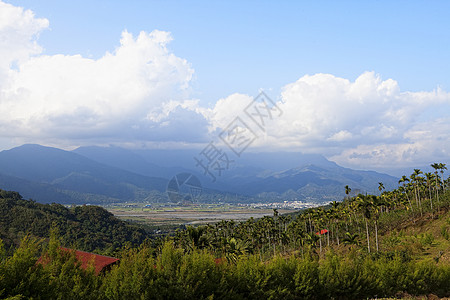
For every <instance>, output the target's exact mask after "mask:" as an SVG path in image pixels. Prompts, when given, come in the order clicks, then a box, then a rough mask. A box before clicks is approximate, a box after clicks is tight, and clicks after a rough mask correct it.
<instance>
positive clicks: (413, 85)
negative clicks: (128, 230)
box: [0, 0, 450, 170]
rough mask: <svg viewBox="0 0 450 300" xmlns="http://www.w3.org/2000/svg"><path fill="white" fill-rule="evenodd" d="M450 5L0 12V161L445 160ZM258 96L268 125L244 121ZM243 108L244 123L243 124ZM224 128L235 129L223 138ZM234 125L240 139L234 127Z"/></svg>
mask: <svg viewBox="0 0 450 300" xmlns="http://www.w3.org/2000/svg"><path fill="white" fill-rule="evenodd" d="M449 11H450V2H448V1H370V2H369V1H339V2H338V1H184V2H181V1H179V2H175V1H47V0H43V1H32V0H27V1H24V0H23V1H21V0H9V1H5V2H2V1H1V0H0V114H1V116H2V117H1V118H0V150H1V149H9V148H11V147H15V146H18V145H21V144H24V143H39V144H43V145H48V146H55V147H60V148H64V149H73V148H76V147H78V146H83V145H117V146H122V147H129V148H143V147H144V148H145V147H147V148H154V147H157V148H199V149H201V148H203V147H205V145H207V144H208V143H209V142H210V141H214V142H215V143H217V144H219V145H220V144H221V143H222V144H221V145H222V146H223V147H226V145H225V144H224V140H221V137H222V136H223V135H221V133H222V132H223V130H226V129H229V128H231V127H230V126H232V125H233V124H234V125H236V124H237V123H236V122H235V121H236V117H238V118H239V120H240V121H242V122H243V123H240V125H239V126H240V127H239V126H238V127H232V128H238V129H239V128H241V129H243V130H245V129H247V132H250V133H252V134H253V135H254V137H255V139H254V141H253V142H252V143H251V144H250V145H249V146H248V149H246V151H300V152H304V153H319V154H323V155H324V156H326V157H327V158H328V159H330V160H333V161H335V162H337V163H338V164H340V165H343V166H346V167H352V168H358V169H374V170H389V169H392V168H394V167H395V168H403V167H405V168H406V167H411V166H421V165H428V164H430V163H433V162H444V163H449V162H450V160H449V158H450V151H449V147H448V146H449V145H450V92H449V91H450V51H449V50H450V30H449V29H450V19H449V18H448V12H449ZM261 91H263V92H264V93H265V96H267V97H268V99H270V100H271V102H270V103H272V104H273V105H274V106H273V105H272V106H273V107H272V108H273V109H275V110H273V114H271V115H270V118H268V119H266V120H265V121H266V122H265V124H264V126H263V127H261V126H257V125H258V124H256V123H257V122H254V121H255V120H252V119H251V117H250V115H249V114H246V111H247V112H248V106H249V105H251V103H254V102H252V101H254V99H255V97H256V96H258V95H259V93H260V92H261ZM246 109H247V110H246ZM233 122H234V123H233ZM243 124H244V125H243Z"/></svg>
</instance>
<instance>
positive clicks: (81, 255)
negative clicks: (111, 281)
mask: <svg viewBox="0 0 450 300" xmlns="http://www.w3.org/2000/svg"><path fill="white" fill-rule="evenodd" d="M59 249H60V250H61V251H64V252H70V253H74V254H75V257H76V259H77V261H78V262H79V263H80V267H81V268H82V269H84V270H86V269H87V268H88V267H89V266H91V265H93V266H94V272H95V274H96V275H99V274H100V273H102V272H104V271H107V270H109V269H110V268H111V266H112V265H114V264H116V263H117V262H119V261H120V260H119V259H118V258H115V257H110V256H104V255H98V254H94V253H89V252H84V251H79V250H74V249H69V248H64V247H60V248H59ZM49 262H50V260H49V257H48V256H46V255H45V256H41V257H39V259H38V261H37V263H38V264H43V265H47V264H48V263H49Z"/></svg>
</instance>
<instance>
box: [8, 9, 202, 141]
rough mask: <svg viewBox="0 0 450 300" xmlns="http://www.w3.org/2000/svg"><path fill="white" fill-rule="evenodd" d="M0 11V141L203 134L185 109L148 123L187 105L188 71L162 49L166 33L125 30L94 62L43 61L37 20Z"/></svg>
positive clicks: (42, 23)
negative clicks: (188, 129) (178, 103)
mask: <svg viewBox="0 0 450 300" xmlns="http://www.w3.org/2000/svg"><path fill="white" fill-rule="evenodd" d="M0 5H1V9H0V13H1V16H0V20H1V21H0V34H1V36H2V39H0V40H1V41H2V43H6V44H7V45H8V47H3V46H4V45H3V44H2V47H1V48H0V49H2V50H0V51H2V54H4V53H3V52H5V55H1V57H0V66H1V67H2V70H3V76H4V79H5V80H3V82H4V84H3V85H2V86H0V88H1V94H0V101H1V102H0V113H1V114H2V116H4V117H3V118H2V120H1V121H0V122H1V127H0V128H1V129H0V134H1V135H2V136H10V137H23V139H24V140H27V139H33V138H34V139H39V138H41V139H42V138H58V137H59V138H61V139H80V140H82V139H83V138H90V137H95V136H97V137H99V138H101V137H104V136H114V138H116V139H119V140H120V139H121V138H122V139H129V138H130V137H133V136H136V137H141V138H146V139H150V140H151V139H153V136H152V132H153V133H154V134H156V133H155V131H154V130H153V131H152V130H150V132H140V130H141V131H145V130H149V129H152V128H154V127H158V126H159V127H161V128H164V130H165V133H166V134H167V135H166V138H167V139H169V140H170V139H171V140H177V139H184V137H183V136H180V135H176V134H175V133H176V132H177V130H181V129H183V128H184V129H185V128H186V124H184V123H186V122H187V123H188V125H190V126H200V125H201V126H200V128H197V129H198V130H194V132H198V134H197V136H195V134H191V135H190V137H191V138H192V137H194V136H195V138H196V139H199V138H200V137H199V136H201V135H203V134H204V130H203V128H206V127H207V126H204V125H203V124H202V122H206V121H205V119H204V117H203V115H202V114H200V113H199V112H196V111H195V110H190V109H189V108H188V107H187V106H186V105H184V106H183V105H181V106H180V107H178V108H177V107H174V108H173V109H174V111H173V112H167V113H168V116H169V115H170V118H169V117H168V116H166V118H165V119H164V120H160V121H161V122H163V123H162V124H158V126H156V125H155V124H154V123H155V122H154V120H152V119H151V118H148V116H149V114H151V113H152V112H153V111H155V110H158V109H160V108H161V107H163V106H167V103H170V102H171V101H172V102H173V101H185V100H186V99H189V92H190V91H189V84H190V81H191V80H192V76H193V72H194V70H193V69H192V67H191V66H190V64H189V63H188V62H187V61H186V60H185V59H182V58H179V57H177V56H175V55H174V54H173V53H171V52H170V51H169V50H168V49H167V47H166V45H167V44H168V43H169V42H170V41H171V40H172V38H171V36H170V33H168V32H163V31H158V30H155V31H152V32H150V33H146V32H141V33H139V35H138V36H137V37H134V36H133V35H132V34H131V33H129V32H127V31H124V32H123V33H122V37H121V39H120V45H119V46H118V47H117V48H116V49H115V50H114V51H112V52H106V53H105V55H104V56H103V57H101V58H99V59H90V58H85V57H82V56H81V55H71V56H69V55H62V54H61V55H51V56H50V55H42V54H41V47H39V45H38V44H37V42H36V39H37V36H38V34H39V33H40V32H41V30H43V29H45V28H46V27H47V26H48V21H47V20H45V19H36V18H35V17H34V15H33V13H32V12H31V11H24V10H23V9H22V8H17V7H14V6H12V5H9V4H4V3H2V2H0ZM3 37H5V38H3ZM10 41H12V43H10ZM6 44H5V45H6ZM13 63H15V64H16V67H13ZM186 103H188V102H186ZM180 109H181V110H183V109H185V111H184V112H180ZM186 114H189V117H186ZM172 133H173V134H172ZM155 139H160V137H159V138H158V137H156V138H155Z"/></svg>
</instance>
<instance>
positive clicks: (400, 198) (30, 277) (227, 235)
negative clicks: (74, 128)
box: [0, 164, 450, 299]
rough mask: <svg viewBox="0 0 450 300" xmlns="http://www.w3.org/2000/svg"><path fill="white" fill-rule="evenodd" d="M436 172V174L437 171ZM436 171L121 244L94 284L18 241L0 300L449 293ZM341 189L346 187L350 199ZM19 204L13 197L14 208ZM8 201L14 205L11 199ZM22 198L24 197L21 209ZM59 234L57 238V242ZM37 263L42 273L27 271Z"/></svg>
mask: <svg viewBox="0 0 450 300" xmlns="http://www.w3.org/2000/svg"><path fill="white" fill-rule="evenodd" d="M436 167H439V165H438V164H436ZM440 167H441V168H436V172H435V173H434V174H421V172H420V170H415V171H414V173H413V174H411V176H410V177H406V176H404V177H403V178H402V179H401V181H400V183H399V184H400V186H399V188H398V189H396V190H393V191H385V190H384V188H383V184H382V183H380V195H378V196H375V195H362V194H360V195H357V196H355V197H350V196H348V197H347V198H346V199H345V200H344V201H343V202H334V203H332V204H330V205H329V206H328V207H320V208H315V209H309V210H306V211H303V212H302V213H300V214H298V215H288V216H286V215H279V214H278V212H277V211H276V210H275V211H274V216H273V217H264V218H262V219H258V220H253V219H250V220H248V221H246V222H241V223H236V222H234V221H222V222H219V223H217V224H214V225H207V226H199V227H196V228H194V227H188V228H187V229H185V230H179V231H177V233H176V234H175V235H174V236H170V237H165V238H164V239H160V240H158V241H154V240H153V241H150V240H147V241H144V242H143V243H141V244H140V246H138V247H133V246H131V245H129V246H125V247H123V248H122V249H121V250H120V252H119V257H120V259H121V263H120V264H119V265H117V266H114V267H113V268H112V270H111V271H110V272H107V273H104V274H102V275H100V276H95V275H94V270H93V268H88V269H87V270H83V269H81V268H80V267H79V265H77V264H76V263H75V261H76V259H75V256H74V254H70V253H67V252H64V251H63V252H61V251H59V250H58V249H59V244H60V243H61V241H62V239H61V236H64V233H61V229H60V228H59V232H60V233H59V235H58V234H57V231H58V230H57V226H54V230H53V234H52V235H51V238H50V241H47V242H46V241H45V240H42V239H38V238H35V237H32V236H30V235H26V236H25V237H24V238H23V240H22V242H21V244H20V246H19V247H18V248H16V249H12V250H10V251H7V250H8V249H5V248H4V247H0V249H1V250H0V253H1V254H0V257H1V262H0V297H3V298H5V297H13V296H16V298H15V299H21V297H27V298H30V297H33V298H36V299H47V298H52V299H73V298H78V299H213V298H216V299H255V298H259V299H330V298H334V299H365V298H374V297H389V296H395V295H399V293H408V294H410V295H426V294H430V293H432V294H435V295H437V296H439V297H445V296H450V288H449V283H450V256H449V253H448V252H449V249H450V212H449V207H450V191H449V185H448V183H449V180H448V179H447V180H444V179H443V178H442V177H443V176H442V175H443V173H440V172H439V171H440V170H442V171H443V168H444V167H445V165H442V164H441V165H440ZM350 189H351V188H350V187H346V190H347V192H348V194H350ZM19 200H20V199H19ZM19 200H17V201H19ZM20 201H26V200H20ZM58 236H59V237H58ZM41 255H43V256H44V257H47V258H49V260H48V261H50V263H48V264H45V265H43V264H40V263H37V261H38V258H39V257H40V256H41Z"/></svg>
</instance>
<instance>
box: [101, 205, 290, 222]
mask: <svg viewBox="0 0 450 300" xmlns="http://www.w3.org/2000/svg"><path fill="white" fill-rule="evenodd" d="M105 208H106V209H108V211H110V212H111V213H113V214H114V215H115V216H117V217H118V218H120V219H123V220H128V221H134V222H139V223H146V224H149V225H194V224H195V225H197V224H207V223H215V222H219V221H221V220H235V221H245V220H247V219H250V218H255V219H256V218H262V217H264V216H272V215H273V209H257V208H250V207H243V206H236V205H225V204H193V205H190V206H162V205H160V206H158V205H153V206H145V205H143V204H126V205H113V206H108V207H105ZM278 212H279V213H286V212H292V210H283V209H279V210H278Z"/></svg>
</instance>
